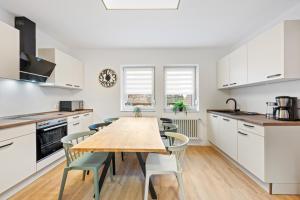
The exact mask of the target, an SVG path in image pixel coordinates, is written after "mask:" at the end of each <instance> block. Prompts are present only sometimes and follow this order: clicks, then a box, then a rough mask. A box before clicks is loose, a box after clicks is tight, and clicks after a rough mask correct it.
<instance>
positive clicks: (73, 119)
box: [68, 112, 93, 134]
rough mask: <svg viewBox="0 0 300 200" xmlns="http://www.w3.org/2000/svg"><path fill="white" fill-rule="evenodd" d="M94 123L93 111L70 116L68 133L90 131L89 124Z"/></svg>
mask: <svg viewBox="0 0 300 200" xmlns="http://www.w3.org/2000/svg"><path fill="white" fill-rule="evenodd" d="M92 123H93V113H92V112H90V113H84V114H80V115H75V116H70V117H68V134H73V133H79V132H82V131H89V128H88V127H89V125H91V124H92Z"/></svg>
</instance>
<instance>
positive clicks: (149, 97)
mask: <svg viewBox="0 0 300 200" xmlns="http://www.w3.org/2000/svg"><path fill="white" fill-rule="evenodd" d="M122 102H123V103H122V107H123V110H124V109H125V110H126V108H128V110H131V109H132V108H133V107H135V106H138V107H141V108H142V109H147V108H153V103H154V67H144V66H141V67H130V66H129V67H123V97H122Z"/></svg>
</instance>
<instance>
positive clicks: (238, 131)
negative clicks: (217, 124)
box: [238, 131, 248, 136]
mask: <svg viewBox="0 0 300 200" xmlns="http://www.w3.org/2000/svg"><path fill="white" fill-rule="evenodd" d="M238 133H239V134H241V135H245V136H247V135H248V134H246V133H243V132H241V131H238Z"/></svg>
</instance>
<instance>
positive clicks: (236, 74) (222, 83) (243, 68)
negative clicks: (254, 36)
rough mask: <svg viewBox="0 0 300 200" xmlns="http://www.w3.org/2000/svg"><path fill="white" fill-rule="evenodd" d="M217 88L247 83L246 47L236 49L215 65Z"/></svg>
mask: <svg viewBox="0 0 300 200" xmlns="http://www.w3.org/2000/svg"><path fill="white" fill-rule="evenodd" d="M217 71H218V88H228V87H235V86H239V85H243V84H246V83H247V46H246V45H245V46H242V47H241V48H238V49H237V50H235V51H234V52H232V53H231V54H229V55H227V56H225V57H223V58H222V59H221V60H220V61H219V62H218V64H217Z"/></svg>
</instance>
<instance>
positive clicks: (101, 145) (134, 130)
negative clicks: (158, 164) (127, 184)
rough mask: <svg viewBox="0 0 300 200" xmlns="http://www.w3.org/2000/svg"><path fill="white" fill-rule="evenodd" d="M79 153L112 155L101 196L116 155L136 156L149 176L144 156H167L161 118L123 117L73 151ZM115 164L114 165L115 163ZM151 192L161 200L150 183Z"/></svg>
mask: <svg viewBox="0 0 300 200" xmlns="http://www.w3.org/2000/svg"><path fill="white" fill-rule="evenodd" d="M71 150H72V151H76V152H108V153H109V154H108V157H107V159H106V161H105V164H104V168H103V170H102V174H101V177H100V180H99V191H100V192H101V188H102V185H103V183H104V180H105V177H106V174H107V171H108V168H109V166H110V165H111V163H112V162H111V161H112V160H114V157H115V153H116V152H134V153H136V155H137V158H138V161H139V164H140V166H141V168H142V171H143V173H144V175H145V173H146V170H145V161H144V159H143V156H142V153H143V152H144V153H150V152H151V153H166V152H167V150H166V148H165V146H164V144H163V142H162V139H161V137H160V132H159V126H158V121H157V118H155V117H121V118H119V119H118V120H117V121H115V122H113V123H112V124H110V125H109V126H107V127H104V128H103V129H101V130H99V131H98V132H97V133H95V134H94V135H92V136H91V137H89V138H87V139H85V140H84V141H82V142H80V143H79V144H77V145H75V146H74V147H72V149H71ZM113 163H114V162H113ZM149 191H150V193H151V197H152V199H157V195H156V192H155V190H154V187H153V184H152V182H151V180H150V183H149Z"/></svg>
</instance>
